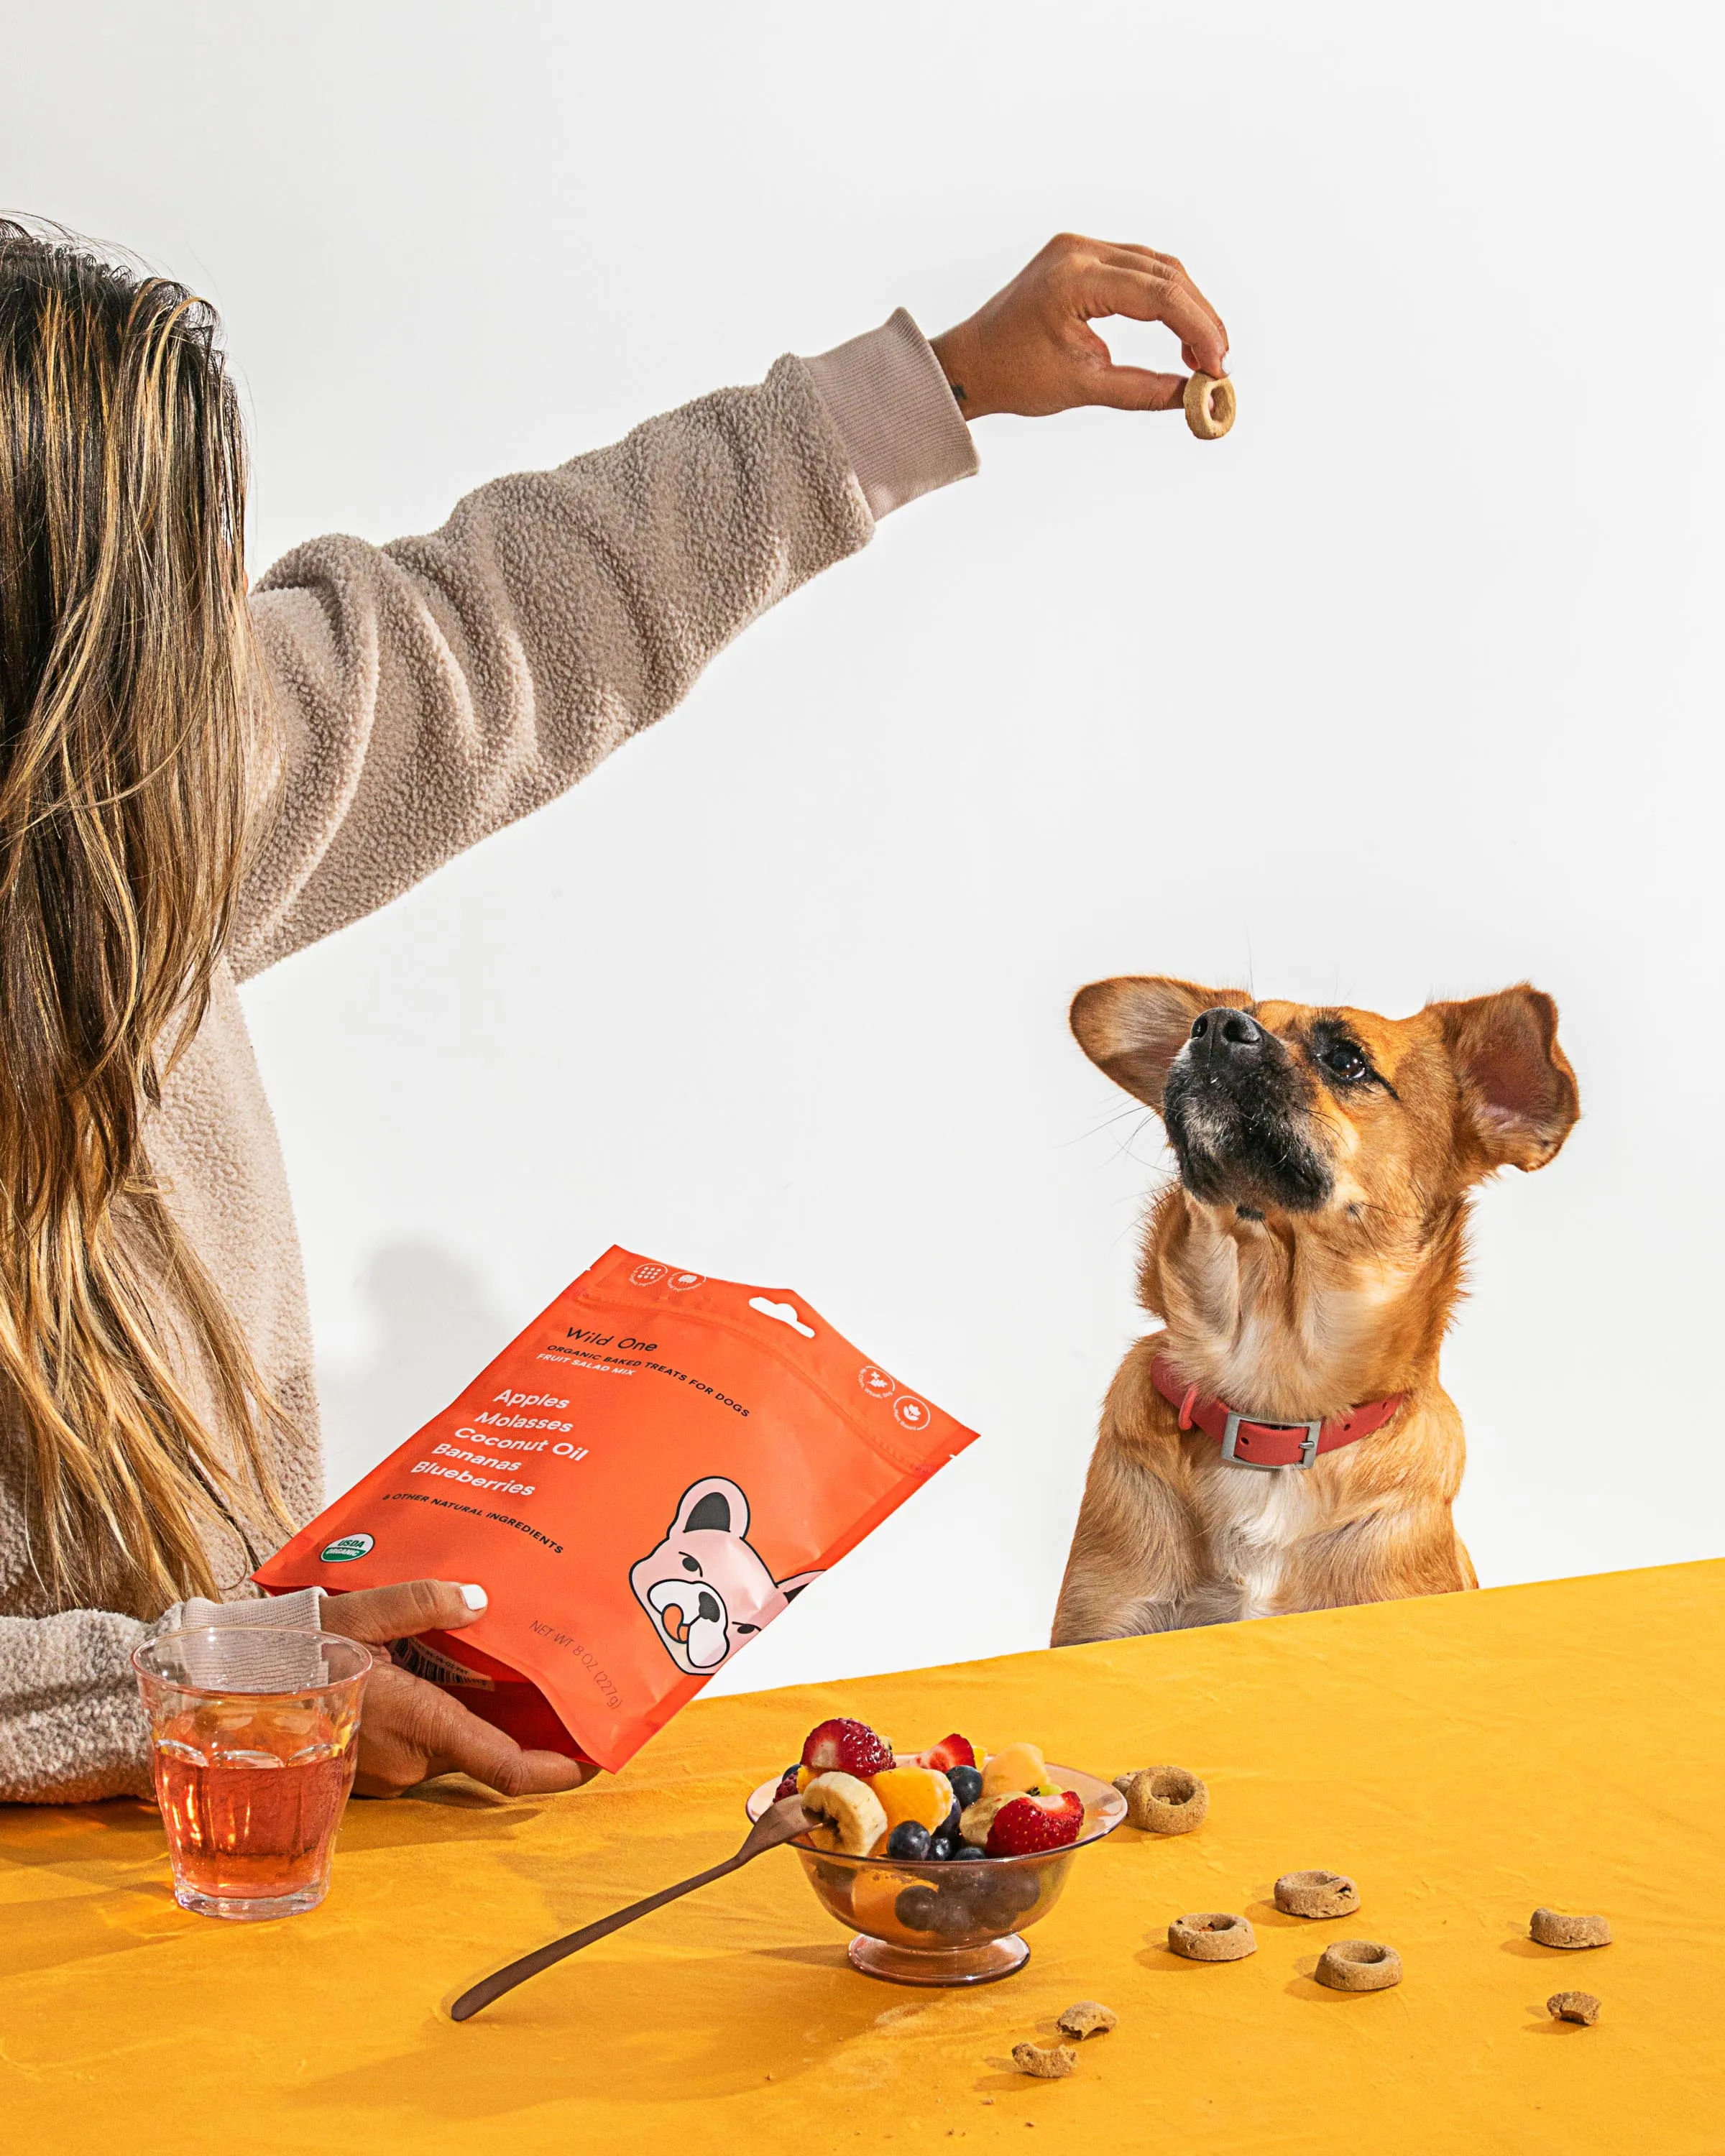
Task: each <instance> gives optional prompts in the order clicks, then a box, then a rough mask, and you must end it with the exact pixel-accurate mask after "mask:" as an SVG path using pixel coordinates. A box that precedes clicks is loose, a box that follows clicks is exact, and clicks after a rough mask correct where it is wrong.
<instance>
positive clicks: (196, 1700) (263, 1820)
mask: <svg viewBox="0 0 1725 2156" xmlns="http://www.w3.org/2000/svg"><path fill="white" fill-rule="evenodd" d="M132 1664H133V1666H134V1667H135V1668H136V1671H137V1673H138V1684H139V1687H140V1689H141V1691H142V1694H143V1699H144V1708H145V1712H146V1713H147V1714H148V1716H149V1717H150V1743H151V1765H152V1770H153V1773H154V1777H155V1783H156V1797H157V1803H158V1804H159V1805H160V1806H161V1809H162V1825H163V1826H164V1827H165V1828H166V1829H167V1848H168V1856H169V1859H170V1861H171V1862H172V1866H173V1878H174V1899H175V1900H176V1901H177V1902H178V1903H179V1904H180V1907H182V1909H193V1910H195V1911H197V1912H198V1914H199V1915H201V1916H206V1917H237V1918H239V1919H240V1920H241V1921H242V1922H257V1921H259V1919H261V1918H266V1917H291V1916H296V1915H298V1914H299V1913H300V1911H302V1910H305V1909H313V1908H316V1906H317V1904H318V1903H319V1902H321V1901H322V1899H323V1897H324V1896H325V1895H326V1893H327V1892H329V1884H330V1861H331V1856H333V1854H334V1851H335V1845H336V1829H337V1828H338V1827H339V1826H340V1825H341V1813H342V1809H343V1807H344V1806H345V1805H346V1804H347V1794H348V1792H349V1790H350V1789H352V1786H353V1770H354V1767H355V1764H356V1763H357V1758H358V1746H359V1721H360V1709H361V1705H362V1699H363V1696H364V1691H365V1682H366V1678H367V1676H368V1674H369V1673H370V1671H371V1667H372V1656H371V1654H370V1653H369V1651H368V1650H367V1649H366V1648H365V1647H363V1646H362V1645H360V1644H359V1643H358V1642H357V1640H344V1639H342V1638H341V1637H340V1636H339V1635H336V1634H335V1633H331V1632H314V1631H302V1630H296V1629H291V1628H289V1627H287V1626H280V1627H277V1626H274V1625H210V1626H205V1627H199V1628H195V1629H193V1630H187V1631H183V1632H167V1633H164V1634H163V1635H162V1636H161V1637H160V1638H157V1639H154V1640H146V1641H145V1642H144V1644H143V1645H142V1646H141V1647H140V1648H138V1649H137V1650H136V1653H135V1654H134V1655H133V1656H132Z"/></svg>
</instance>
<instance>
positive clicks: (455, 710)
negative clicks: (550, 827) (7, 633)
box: [234, 314, 976, 977]
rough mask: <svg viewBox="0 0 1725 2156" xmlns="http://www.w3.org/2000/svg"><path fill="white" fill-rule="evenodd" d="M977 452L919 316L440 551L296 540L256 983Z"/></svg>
mask: <svg viewBox="0 0 1725 2156" xmlns="http://www.w3.org/2000/svg"><path fill="white" fill-rule="evenodd" d="M975 462H976V458H975V452H974V450H973V448H972V445H971V440H970V434H969V429H968V427H967V426H966V424H965V422H964V420H963V418H962V417H961V416H960V413H959V410H958V407H957V402H956V401H955V399H954V398H953V396H952V392H951V390H950V389H949V388H948V387H947V381H946V377H944V375H943V374H942V372H941V368H940V364H939V362H938V361H937V359H936V358H935V357H934V354H933V352H932V351H931V349H930V347H929V346H928V345H927V343H926V342H925V341H923V339H922V336H921V334H920V333H919V332H918V331H917V330H916V326H915V325H914V324H913V323H912V322H911V319H910V317H909V316H907V315H902V314H901V315H896V316H894V317H893V318H892V320H891V321H890V322H888V323H887V324H886V326H885V327H884V328H882V329H880V330H878V331H875V332H874V333H873V334H872V335H871V336H867V337H863V338H860V339H858V340H856V341H855V342H854V343H853V344H851V345H850V346H842V347H840V348H839V351H838V352H834V353H832V354H829V355H827V356H826V357H824V358H821V359H817V360H814V361H804V360H801V359H796V358H791V357H786V358H783V359H781V360H780V361H779V362H778V364H777V365H776V366H775V367H773V371H772V372H771V373H770V374H769V375H768V377H767V379H766V381H765V382H762V384H760V385H759V386H758V387H757V388H746V389H721V390H718V391H716V392H715V393H713V394H712V395H711V396H708V397H703V398H699V399H697V400H696V402H695V403H692V404H685V405H684V406H682V407H681V408H680V409H679V410H677V411H675V412H670V413H665V415H664V416H663V417H662V418H657V419H650V420H649V421H648V422H647V423H645V424H644V426H640V427H637V428H636V429H634V432H633V433H632V434H629V435H627V436H626V437H625V438H624V439H623V440H622V441H620V442H619V443H617V444H614V446H612V447H611V448H608V449H596V450H593V451H592V452H591V453H590V454H587V455H585V456H580V457H577V458H576V459H574V460H573V461H572V463H569V464H567V465H562V466H560V467H559V468H558V469H557V470H554V471H548V472H529V473H522V474H519V475H516V476H514V477H512V478H508V479H500V480H493V481H492V482H491V483H490V485H486V486H482V487H480V488H479V489H478V490H476V491H475V492H474V493H472V494H470V495H468V496H467V497H466V499H465V500H463V501H462V502H460V503H459V505H458V506H457V507H456V509H455V511H454V515H453V516H451V517H450V518H449V522H448V523H447V524H445V525H444V527H443V529H442V530H441V531H438V532H434V533H433V534H431V535H430V536H428V537H425V538H418V539H402V540H397V541H395V542H393V543H392V544H390V545H388V546H387V547H371V546H367V545H366V544H365V543H364V542H362V541H360V540H357V539H348V538H339V537H337V538H326V539H316V540H313V541H312V542H310V543H309V544H308V545H305V546H303V547H297V548H296V549H295V551H294V552H292V553H290V554H289V555H288V556H287V557H285V559H284V560H282V561H280V562H278V563H277V564H276V565H275V567H274V568H272V569H271V570H270V572H269V574H268V575H267V576H266V577H264V578H263V579H262V580H261V582H260V583H259V585H258V587H257V589H256V591H255V593H254V597H253V601H252V612H253V618H254V624H255V626H256V629H257V633H258V637H259V643H260V644H261V646H262V649H263V653H264V662H265V667H266V670H267V673H268V675H269V678H270V685H271V687H272V690H273V692H274V699H275V708H276V714H277V719H278V723H279V726H280V729H281V731H282V734H283V737H284V750H285V761H284V763H283V766H282V768H281V772H280V778H279V782H278V786H277V798H276V800H275V804H274V810H273V817H272V819H271V820H270V823H269V825H268V836H267V839H266V841H265V844H264V852H263V854H262V855H261V858H260V860H259V863H258V865H257V867H256V868H255V870H254V873H253V875H252V877H251V880H250V884H249V889H248V891H247V895H246V904H245V906H244V911H243V913H242V916H241V919H240V921H239V928H238V933H237V936H236V939H235V944H234V961H235V964H236V968H237V969H238V970H239V973H240V974H241V975H242V977H244V976H245V975H247V974H250V973H255V972H257V971H258V970H259V968H262V967H264V966H266V965H269V964H270V963H272V962H274V961H275V960H276V959H278V958H281V957H285V956H286V955H287V954H288V953H289V952H291V951H295V950H297V949H299V948H300V947H302V946H304V945H305V944H307V943H311V942H315V941H316V939H317V938H318V937H321V936H326V935H328V934H330V933H331V932H332V931H333V930H335V929H337V928H340V927H343V926H344V925H345V924H346V923H347V922H348V921H354V920H357V918H359V917H360V916H362V915H363V914H367V913H369V912H371V911H373V910H374V909H375V908H376V907H377V906H382V905H384V904H386V903H387V902H388V901H389V900H390V899H392V898H394V897H396V896H398V895H399V894H400V893H401V892H402V891H406V890H407V889H408V887H409V885H413V884H414V883H416V882H418V880H419V879H420V878H421V877H423V876H424V875H429V873H430V872H431V870H434V869H435V868H437V867H438V866H439V865H440V864H442V863H443V862H444V861H446V860H449V859H450V857H451V856H452V855H455V854H458V853H459V852H461V851H462V850H463V849H464V848H465V847H468V846H470V845H473V844H475V843H476V842H477V841H478V840H479V839H482V838H485V836H486V835H487V834H489V833H490V832H492V831H495V830H498V829H501V828H502V827H503V826H504V825H505V824H510V823H512V822H514V821H515V820H516V818H518V817H521V816H524V815H526V814H528V813H529V811H531V810H532V809H534V808H538V807H540V806H541V805H542V804H543V803H546V802H547V801H549V800H552V798H555V797H556V796H557V794H559V793H562V792H564V791H565V790H566V789H567V788H569V787H570V786H572V785H573V784H574V783H575V782H576V781H577V780H578V779H579V778H583V777H584V776H585V775H586V773H588V772H589V771H590V770H591V769H592V768H593V766H594V765H595V764H596V763H598V762H599V761H600V760H601V759H602V758H603V757H605V756H607V755H608V754H609V753H610V752H611V751H612V750H613V749H614V748H616V747H619V745H620V744H621V743H622V742H625V741H627V740H628V739H629V737H630V736H631V735H632V734H634V733H638V732H639V731H640V730H641V729H642V728H643V727H644V726H649V725H650V724H651V723H652V722H653V721H655V719H658V718H660V717H662V716H664V715H665V712H667V711H670V709H671V707H672V706H674V705H675V704H676V703H678V702H679V701H680V700H681V699H682V697H683V696H685V695H686V694H687V692H688V690H689V689H690V687H691V685H692V684H693V682H694V680H695V679H696V676H697V675H699V674H700V672H701V670H702V668H703V667H704V666H705V665H706V664H707V662H708V661H709V660H711V659H712V658H713V657H714V655H715V654H716V653H717V652H719V651H720V650H721V649H723V647H724V646H725V645H726V644H728V643H729V642H730V641H731V639H732V638H733V637H734V636H735V635H736V634H737V632H738V631H739V630H740V629H743V628H744V627H746V626H747V624H748V623H749V622H751V621H752V620H753V619H755V617H756V616H757V614H760V613H763V612H764V611H765V610H766V609H767V608H768V607H770V606H771V605H772V604H773V603H774V602H775V601H776V600H778V599H780V598H783V597H784V596H785V595H786V594H787V593H789V592H792V591H794V590H795V589H796V588H797V586H798V584H800V583H803V582H805V581H806V580H807V579H808V578H809V577H811V576H813V575H814V574H815V572H817V571H819V570H820V569H824V568H825V567H828V566H829V564H830V563H832V562H837V561H839V560H840V559H842V558H843V557H845V555H847V554H851V553H854V552H855V551H856V550H857V549H858V548H859V547H861V546H863V545H865V543H866V542H867V541H868V539H869V537H870V535H871V533H872V531H873V530H874V527H875V520H876V518H877V517H878V516H880V515H882V514H884V513H885V512H886V511H887V510H888V509H890V508H892V507H894V506H897V504H898V503H900V502H901V501H904V500H909V499H911V497H912V496H913V495H916V494H919V493H923V492H927V490H929V489H931V488H932V487H935V486H939V485H944V484H945V483H946V482H947V480H952V479H957V478H959V477H961V476H963V475H965V474H967V473H968V472H970V471H972V470H974V469H975Z"/></svg>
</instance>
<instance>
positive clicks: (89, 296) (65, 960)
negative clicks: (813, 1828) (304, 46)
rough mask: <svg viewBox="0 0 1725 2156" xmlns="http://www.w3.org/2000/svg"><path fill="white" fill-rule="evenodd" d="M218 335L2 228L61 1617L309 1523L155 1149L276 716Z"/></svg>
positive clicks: (6, 736) (200, 315)
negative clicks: (220, 1539)
mask: <svg viewBox="0 0 1725 2156" xmlns="http://www.w3.org/2000/svg"><path fill="white" fill-rule="evenodd" d="M216 332H217V321H216V317H215V315H214V312H213V310H212V309H211V308H210V307H209V306H208V305H207V304H206V303H205V302H204V301H203V300H198V299H197V298H195V297H194V296H193V295H192V294H191V293H190V292H188V291H187V290H186V289H185V288H184V287H183V286H182V285H177V284H174V283H172V282H171V281H170V280H167V279H165V278H161V277H151V276H146V275H140V274H138V273H136V271H134V270H132V269H130V268H129V267H126V266H124V265H122V264H119V263H116V261H114V260H111V259H107V258H106V257H105V256H104V255H103V254H100V253H98V252H97V251H96V250H95V249H92V248H90V246H88V245H87V244H83V243H80V242H75V241H73V240H71V239H69V238H68V237H67V236H66V235H64V234H59V233H54V232H49V233H44V234H39V233H35V232H32V231H30V230H28V228H25V227H23V226H22V225H19V224H18V223H13V222H11V221H10V220H0V1414H5V1415H6V1419H8V1420H16V1421H18V1422H19V1423H21V1424H22V1430H23V1438H24V1440H25V1449H26V1452H25V1460H24V1463H23V1466H24V1481H25V1490H26V1497H27V1508H28V1509H27V1517H28V1531H29V1533H30V1537H31V1547H32V1558H33V1563H34V1565H35V1568H36V1570H37V1573H38V1574H39V1578H41V1580H42V1582H43V1583H44V1586H45V1588H46V1589H47V1591H48V1592H49V1594H50V1595H51V1596H52V1597H53V1598H54V1601H55V1603H56V1604H57V1606H64V1605H65V1604H67V1603H68V1602H69V1601H72V1600H84V1601H90V1602H95V1603H96V1604H100V1606H102V1607H105V1608H110V1609H126V1610H129V1611H131V1612H133V1613H134V1614H139V1615H146V1616H147V1615H154V1614H156V1613H157V1611H159V1610H160V1609H162V1607H163V1606H164V1605H165V1604H167V1603H169V1602H172V1601H173V1600H174V1599H176V1598H177V1597H178V1596H181V1595H183V1594H189V1593H198V1594H216V1593H218V1592H219V1591H220V1589H221V1588H222V1587H223V1586H232V1585H233V1584H235V1581H234V1579H231V1578H230V1579H228V1580H224V1581H218V1580H217V1579H216V1578H214V1577H213V1568H212V1564H211V1561H210V1558H209V1556H208V1550H207V1548H206V1543H207V1540H208V1537H209V1535H210V1532H211V1531H212V1530H216V1531H217V1532H218V1533H219V1532H220V1530H221V1528H222V1527H223V1526H225V1527H226V1528H227V1529H228V1530H231V1531H233V1532H234V1533H235V1534H237V1535H238V1537H239V1543H240V1544H241V1546H243V1547H244V1548H245V1549H246V1550H247V1551H248V1552H252V1551H254V1548H255V1544H256V1540H257V1538H259V1537H264V1538H265V1546H266V1547H273V1544H274V1542H275V1540H279V1539H280V1530H281V1529H283V1528H285V1527H286V1526H287V1525H288V1524H289V1522H287V1520H286V1517H285V1513H284V1511H283V1507H282V1501H281V1498H280V1492H279V1490H278V1486H277V1483H276V1480H275V1474H274V1471H273V1468H272V1465H271V1457H272V1424H274V1421H275V1409H274V1407H273V1405H272V1404H271V1403H270V1400H269V1399H268V1398H267V1397H266V1395H265V1394H264V1388H263V1387H262V1385H261V1383H260V1382H259V1376H258V1373H257V1370H256V1368H255V1366H254V1363H253V1359H252V1356H251V1353H250V1351H249V1348H248V1347H247V1345H246V1342H245V1339H244V1335H243V1334H242V1332H240V1329H239V1325H238V1324H237V1322H236V1321H235V1320H234V1317H233V1315H232V1313H231V1312H229V1310H228V1307H227V1306H226V1304H225V1302H224V1301H223V1297H222V1296H221V1294H220V1292H219V1291H218V1289H217V1287H216V1286H215V1284H214V1282H213V1281H212V1280H211V1278H210V1276H209V1275H208V1272H207V1271H206V1270H205V1269H204V1267H203V1265H202V1264H201V1262H200V1261H199V1260H198V1256H197V1255H196V1253H195V1252H194V1251H193V1249H192V1248H191V1246H190V1245H189V1244H188V1243H187V1240H186V1238H185V1236H184V1235H183V1234H182V1231H181V1229H180V1228H179V1226H178V1224H177V1222H176V1221H175V1219H174V1218H173V1216H172V1214H171V1213H170V1211H169V1209H168V1207H167V1204H166V1203H165V1202H164V1195H163V1193H162V1188H160V1186H159V1185H158V1184H157V1183H156V1181H155V1180H154V1179H153V1178H152V1177H151V1172H150V1167H149V1163H148V1160H147V1158H146V1149H145V1140H146V1127H147V1120H148V1116H149V1114H150V1112H151V1111H152V1110H154V1109H155V1108H157V1107H158V1106H160V1103H161V1099H162V1086H163V1083H164V1081H166V1080H167V1077H168V1075H169V1074H170V1072H171V1071H172V1068H173V1065H174V1063H175V1061H176V1060H177V1057H178V1056H179V1055H180V1054H181V1053H182V1051H183V1050H184V1049H185V1047H186V1046H187V1044H188V1043H189V1041H190V1040H191V1039H192V1036H193V1034H194V1033H195V1031H196V1030H197V1028H198V1024H199V1021H200V1020H201V1019H202V1018H203V1014H204V1011H205V1009H206V1008H207V1006H208V1000H209V993H210V986H211V980H212V976H213V972H214V969H215V967H216V965H217V963H218V958H219V956H220V953H221V950H222V947H223V941H224V939H225V937H226V936H227V934H228V927H229V924H230V922H231V921H232V918H233V913H234V903H235V899H236V896H237V893H238V891H239V885H240V880H241V875H242V872H243V870H244V861H245V850H246V843H247V819H248V806H249V788H250V783H251V781H250V773H251V769H252V765H253V757H254V750H255V748H256V747H257V746H258V737H259V726H260V724H261V718H260V710H259V704H258V701H257V697H256V692H255V689H254V683H255V681H256V678H257V676H256V674H255V670H254V654H253V648H252V644H251V640H250V636H249V624H248V618H247V612H246V605H245V570H244V505H245V481H246V462H245V446H244V431H243V429H242V425H241V420H240V415H239V404H238V400H237V398H236V396H235V393H234V385H233V382H232V381H231V379H230V378H229V377H228V373H227V372H226V369H225V367H224V365H223V357H222V354H221V352H220V349H219V346H218V343H217V340H216ZM192 1371H195V1372H196V1373H197V1378H195V1379H194V1380H193V1383H191V1384H188V1381H187V1373H188V1372H192ZM194 1389H195V1390H196V1391H197V1392H198V1393H201V1394H203V1395H204V1398H203V1400H202V1402H201V1404H199V1403H198V1402H197V1401H196V1400H195V1399H194ZM8 1394H9V1395H10V1396H11V1397H10V1399H7V1398H6V1395H8ZM8 1410H9V1412H8ZM272 1528H273V1529H275V1531H276V1532H275V1534H274V1535H273V1536H272V1534H271V1530H272Z"/></svg>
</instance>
